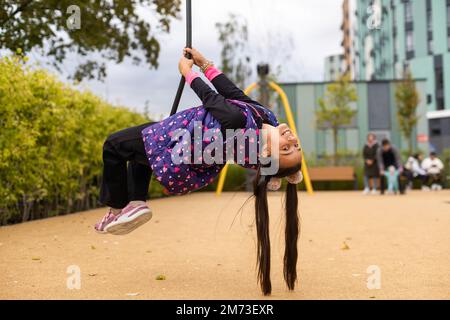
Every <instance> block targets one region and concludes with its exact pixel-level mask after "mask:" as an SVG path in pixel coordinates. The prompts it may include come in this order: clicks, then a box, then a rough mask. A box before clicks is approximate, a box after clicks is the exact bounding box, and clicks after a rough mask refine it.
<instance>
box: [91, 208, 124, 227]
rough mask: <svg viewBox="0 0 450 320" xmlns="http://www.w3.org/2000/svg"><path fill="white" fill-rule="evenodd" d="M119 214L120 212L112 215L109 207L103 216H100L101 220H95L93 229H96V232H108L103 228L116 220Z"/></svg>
mask: <svg viewBox="0 0 450 320" xmlns="http://www.w3.org/2000/svg"><path fill="white" fill-rule="evenodd" d="M120 215H121V213H119V214H118V215H114V214H113V213H112V211H111V209H109V211H108V212H107V213H106V214H105V216H104V217H103V218H102V220H100V222H97V223H96V224H95V227H94V229H95V231H97V232H98V233H108V231H106V230H105V228H106V227H107V226H108V225H109V224H110V223H111V222H113V221H114V220H116V219H117V218H118V217H119V216H120Z"/></svg>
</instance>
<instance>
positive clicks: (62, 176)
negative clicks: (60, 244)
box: [0, 55, 147, 224]
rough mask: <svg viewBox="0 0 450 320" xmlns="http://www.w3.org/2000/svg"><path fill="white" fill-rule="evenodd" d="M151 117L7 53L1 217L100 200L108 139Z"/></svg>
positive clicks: (0, 65) (1, 67)
mask: <svg viewBox="0 0 450 320" xmlns="http://www.w3.org/2000/svg"><path fill="white" fill-rule="evenodd" d="M145 121H147V120H146V119H145V117H143V116H142V115H140V114H136V113H133V112H131V111H130V110H127V109H125V108H118V107H113V106H111V105H110V104H108V103H106V102H105V101H103V100H101V99H100V98H98V97H96V96H95V95H93V94H92V93H90V92H80V91H78V90H76V89H74V88H72V87H71V86H70V85H67V84H64V83H62V82H60V81H58V80H57V79H56V78H55V77H54V76H52V75H51V74H49V73H48V72H46V71H44V70H41V69H34V68H31V67H30V66H29V65H27V64H26V62H25V60H24V58H23V57H21V56H17V55H15V56H8V57H2V58H0V130H1V131H0V224H8V223H15V222H20V221H27V220H32V219H38V218H44V217H48V216H54V215H59V214H65V213H70V212H75V211H80V210H86V209H90V208H94V207H96V206H98V195H99V184H100V182H101V170H102V153H101V150H102V145H103V142H104V140H105V138H106V137H107V136H108V134H110V133H112V132H114V131H117V130H120V129H122V128H125V127H128V126H132V125H138V124H142V123H144V122H145Z"/></svg>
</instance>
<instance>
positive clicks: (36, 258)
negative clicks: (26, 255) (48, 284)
mask: <svg viewBox="0 0 450 320" xmlns="http://www.w3.org/2000/svg"><path fill="white" fill-rule="evenodd" d="M31 260H33V261H39V260H41V258H39V257H33V258H31Z"/></svg>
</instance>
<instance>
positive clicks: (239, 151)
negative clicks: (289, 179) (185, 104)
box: [142, 100, 278, 195]
mask: <svg viewBox="0 0 450 320" xmlns="http://www.w3.org/2000/svg"><path fill="white" fill-rule="evenodd" d="M228 101H229V102H231V103H233V104H234V105H236V106H238V107H239V108H240V109H241V110H242V112H243V114H244V115H245V116H246V118H247V123H246V127H245V128H242V129H241V132H240V133H242V134H245V132H246V131H247V130H249V129H252V130H255V132H256V134H257V136H256V137H255V136H254V135H248V136H244V137H245V139H237V138H236V137H228V139H227V137H223V140H222V133H221V126H220V123H219V121H217V120H216V119H215V118H214V117H213V116H212V114H211V113H209V112H208V111H207V110H205V109H204V108H203V107H202V106H200V107H195V108H190V109H187V110H184V111H181V112H179V113H176V114H175V115H173V116H171V117H169V118H166V119H164V120H162V121H160V122H158V123H155V124H153V125H151V126H149V127H147V128H145V129H144V130H143V131H142V137H143V140H144V146H145V151H146V153H147V157H148V160H149V162H150V165H151V168H152V170H153V174H154V175H155V177H156V180H157V181H158V182H159V183H161V184H162V185H163V186H164V187H165V189H166V191H167V193H169V194H175V195H182V194H186V193H189V192H192V191H194V190H197V189H200V188H203V187H205V186H207V185H208V184H211V183H212V182H213V181H214V179H215V178H216V177H217V175H218V174H219V172H220V170H222V168H223V167H224V163H225V162H226V159H229V158H227V155H228V157H230V153H232V155H231V157H232V159H233V160H234V161H235V162H236V163H237V164H239V165H241V166H243V167H245V168H251V169H256V167H257V163H255V161H254V160H255V159H254V158H252V157H249V150H256V151H257V152H258V153H259V129H260V126H261V123H262V122H261V119H262V115H263V114H264V115H265V118H266V119H268V122H269V123H270V124H271V125H273V126H278V121H277V119H276V117H275V115H274V114H273V113H272V112H271V111H270V110H268V109H266V108H263V107H261V106H259V105H254V104H249V103H245V102H242V101H237V100H228ZM196 136H197V137H196ZM219 145H221V148H219V149H216V148H217V147H218V146H219ZM255 145H256V146H255ZM227 146H228V149H229V150H228V153H227ZM255 147H256V148H255ZM220 149H221V150H220ZM215 150H219V151H221V152H222V153H223V154H222V157H221V159H223V161H220V163H211V160H207V159H206V158H207V157H206V156H204V155H205V154H206V155H211V156H215V157H216V156H217V155H216V154H215V152H214V151H215ZM230 150H231V152H230ZM173 154H175V155H176V157H175V158H176V159H175V160H176V161H174V159H173ZM208 158H209V157H208ZM216 158H217V157H216ZM219 158H220V157H219ZM250 158H252V159H250ZM250 162H252V163H250Z"/></svg>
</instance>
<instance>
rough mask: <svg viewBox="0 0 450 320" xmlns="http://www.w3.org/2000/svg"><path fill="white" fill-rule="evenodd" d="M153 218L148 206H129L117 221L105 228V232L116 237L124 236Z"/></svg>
mask: <svg viewBox="0 0 450 320" xmlns="http://www.w3.org/2000/svg"><path fill="white" fill-rule="evenodd" d="M151 218H152V211H151V210H150V208H149V207H148V206H147V205H146V204H141V205H132V204H128V205H127V206H126V207H125V208H123V209H122V212H121V213H120V215H118V216H117V218H116V219H114V220H113V221H112V222H110V223H108V224H107V225H106V226H105V228H104V230H105V231H106V232H108V233H111V234H114V235H124V234H127V233H130V232H131V231H133V230H135V229H136V228H138V227H140V226H142V225H143V224H144V223H146V222H147V221H149V220H150V219H151Z"/></svg>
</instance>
